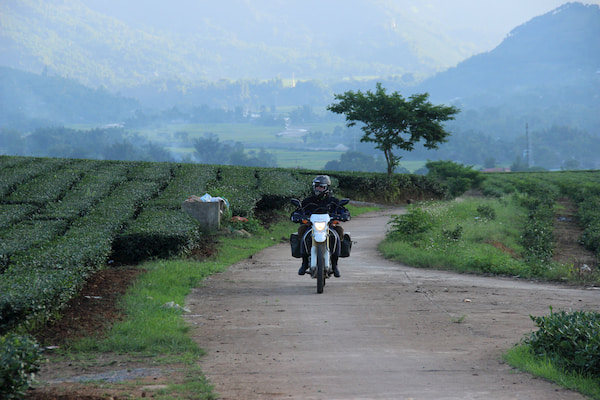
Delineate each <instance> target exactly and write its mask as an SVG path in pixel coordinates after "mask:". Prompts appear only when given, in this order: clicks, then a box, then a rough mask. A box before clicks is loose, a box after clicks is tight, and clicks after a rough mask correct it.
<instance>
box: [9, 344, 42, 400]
mask: <svg viewBox="0 0 600 400" xmlns="http://www.w3.org/2000/svg"><path fill="white" fill-rule="evenodd" d="M40 359H41V350H40V348H39V346H38V345H37V343H36V342H35V341H34V340H33V339H32V338H30V337H29V336H18V335H15V334H8V335H6V336H0V398H2V399H6V400H10V399H22V398H24V397H25V391H26V390H27V388H28V387H29V385H30V384H31V381H32V380H33V378H34V376H35V373H36V372H37V371H39V363H40Z"/></svg>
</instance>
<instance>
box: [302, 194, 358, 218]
mask: <svg viewBox="0 0 600 400" xmlns="http://www.w3.org/2000/svg"><path fill="white" fill-rule="evenodd" d="M339 202H340V200H339V199H337V198H336V197H333V196H317V195H312V196H309V197H307V198H305V199H304V200H302V209H298V210H296V211H294V212H293V213H292V221H293V222H300V221H301V220H302V217H304V216H306V215H307V214H308V215H310V214H312V213H314V212H315V211H316V210H318V209H326V210H327V212H328V213H329V215H331V216H332V217H335V218H336V219H339V220H340V221H348V220H349V219H350V212H349V211H348V210H346V208H345V207H340V206H338V204H339ZM302 210H304V213H303V212H302Z"/></svg>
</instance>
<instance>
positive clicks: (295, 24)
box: [0, 0, 490, 90]
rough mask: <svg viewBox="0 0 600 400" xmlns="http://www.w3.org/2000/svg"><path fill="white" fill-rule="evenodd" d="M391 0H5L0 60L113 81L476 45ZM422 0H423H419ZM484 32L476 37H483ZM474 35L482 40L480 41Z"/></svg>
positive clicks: (311, 65)
mask: <svg viewBox="0 0 600 400" xmlns="http://www.w3.org/2000/svg"><path fill="white" fill-rule="evenodd" d="M404 3H406V2H402V3H399V2H398V1H394V0H353V1H352V2H351V3H349V2H347V1H345V0H328V1H321V0H285V1H284V0H260V1H254V0H252V1H251V0H227V1H220V2H212V1H193V0H178V1H173V2H168V3H167V2H164V1H162V0H128V1H121V0H60V1H57V0H53V1H46V0H5V1H2V2H0V43H2V45H1V46H0V65H2V66H6V67H11V68H16V69H21V70H26V71H30V72H36V73H41V72H42V71H47V72H48V73H49V74H51V75H54V74H57V75H60V76H63V77H70V78H74V79H76V80H78V81H79V82H81V83H83V84H86V85H88V86H92V87H98V86H100V85H102V86H105V87H107V88H109V89H111V90H119V89H121V88H123V87H132V86H137V85H141V84H148V83H152V82H156V81H168V80H179V81H184V82H197V81H201V80H211V81H212V80H219V79H229V80H236V79H259V80H269V79H276V78H278V77H279V78H282V79H288V80H291V79H297V80H310V79H317V80H321V81H324V82H333V81H341V80H343V79H349V78H369V77H386V76H404V77H405V78H404V79H405V80H407V81H409V82H412V81H414V80H419V79H424V78H425V77H428V76H431V75H432V74H434V73H435V72H438V71H442V70H444V69H446V68H448V67H451V66H454V65H456V64H457V63H458V62H459V61H461V60H464V59H465V58H467V57H468V56H470V55H473V54H475V53H477V52H478V51H480V49H481V47H482V45H483V43H485V44H486V45H489V41H490V40H489V39H488V40H487V41H486V40H485V36H486V34H485V33H484V32H481V31H479V32H476V33H475V35H471V37H472V38H473V37H474V38H475V39H467V38H466V35H456V36H450V35H449V34H448V33H446V31H445V30H444V29H443V25H442V23H441V22H440V21H441V19H440V16H437V19H433V20H432V18H434V17H435V15H433V13H429V14H424V13H421V14H422V15H429V17H430V18H429V19H427V18H425V17H420V16H419V15H418V14H415V12H414V11H412V9H414V8H415V7H407V6H406V4H404ZM417 3H418V2H417ZM482 38H483V39H482ZM474 40H477V41H478V42H477V43H476V42H475V41H474Z"/></svg>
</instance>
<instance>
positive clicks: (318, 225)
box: [314, 221, 327, 231]
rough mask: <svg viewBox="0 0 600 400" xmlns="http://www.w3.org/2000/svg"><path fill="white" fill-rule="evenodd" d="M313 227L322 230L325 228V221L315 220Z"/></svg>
mask: <svg viewBox="0 0 600 400" xmlns="http://www.w3.org/2000/svg"><path fill="white" fill-rule="evenodd" d="M314 225H315V229H316V230H318V231H324V230H325V228H327V222H323V221H318V222H315V224H314Z"/></svg>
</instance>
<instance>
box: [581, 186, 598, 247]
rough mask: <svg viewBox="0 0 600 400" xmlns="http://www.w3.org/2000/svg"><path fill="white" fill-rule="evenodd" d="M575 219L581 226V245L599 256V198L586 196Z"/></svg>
mask: <svg viewBox="0 0 600 400" xmlns="http://www.w3.org/2000/svg"><path fill="white" fill-rule="evenodd" d="M577 218H578V219H579V222H580V224H581V225H582V226H583V228H584V231H583V234H582V236H581V242H582V243H583V245H584V246H585V247H586V248H587V249H589V250H591V251H593V252H594V253H595V254H596V255H600V230H599V229H598V227H599V226H600V196H587V197H585V198H584V199H583V200H582V201H581V202H580V203H579V209H578V211H577Z"/></svg>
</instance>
